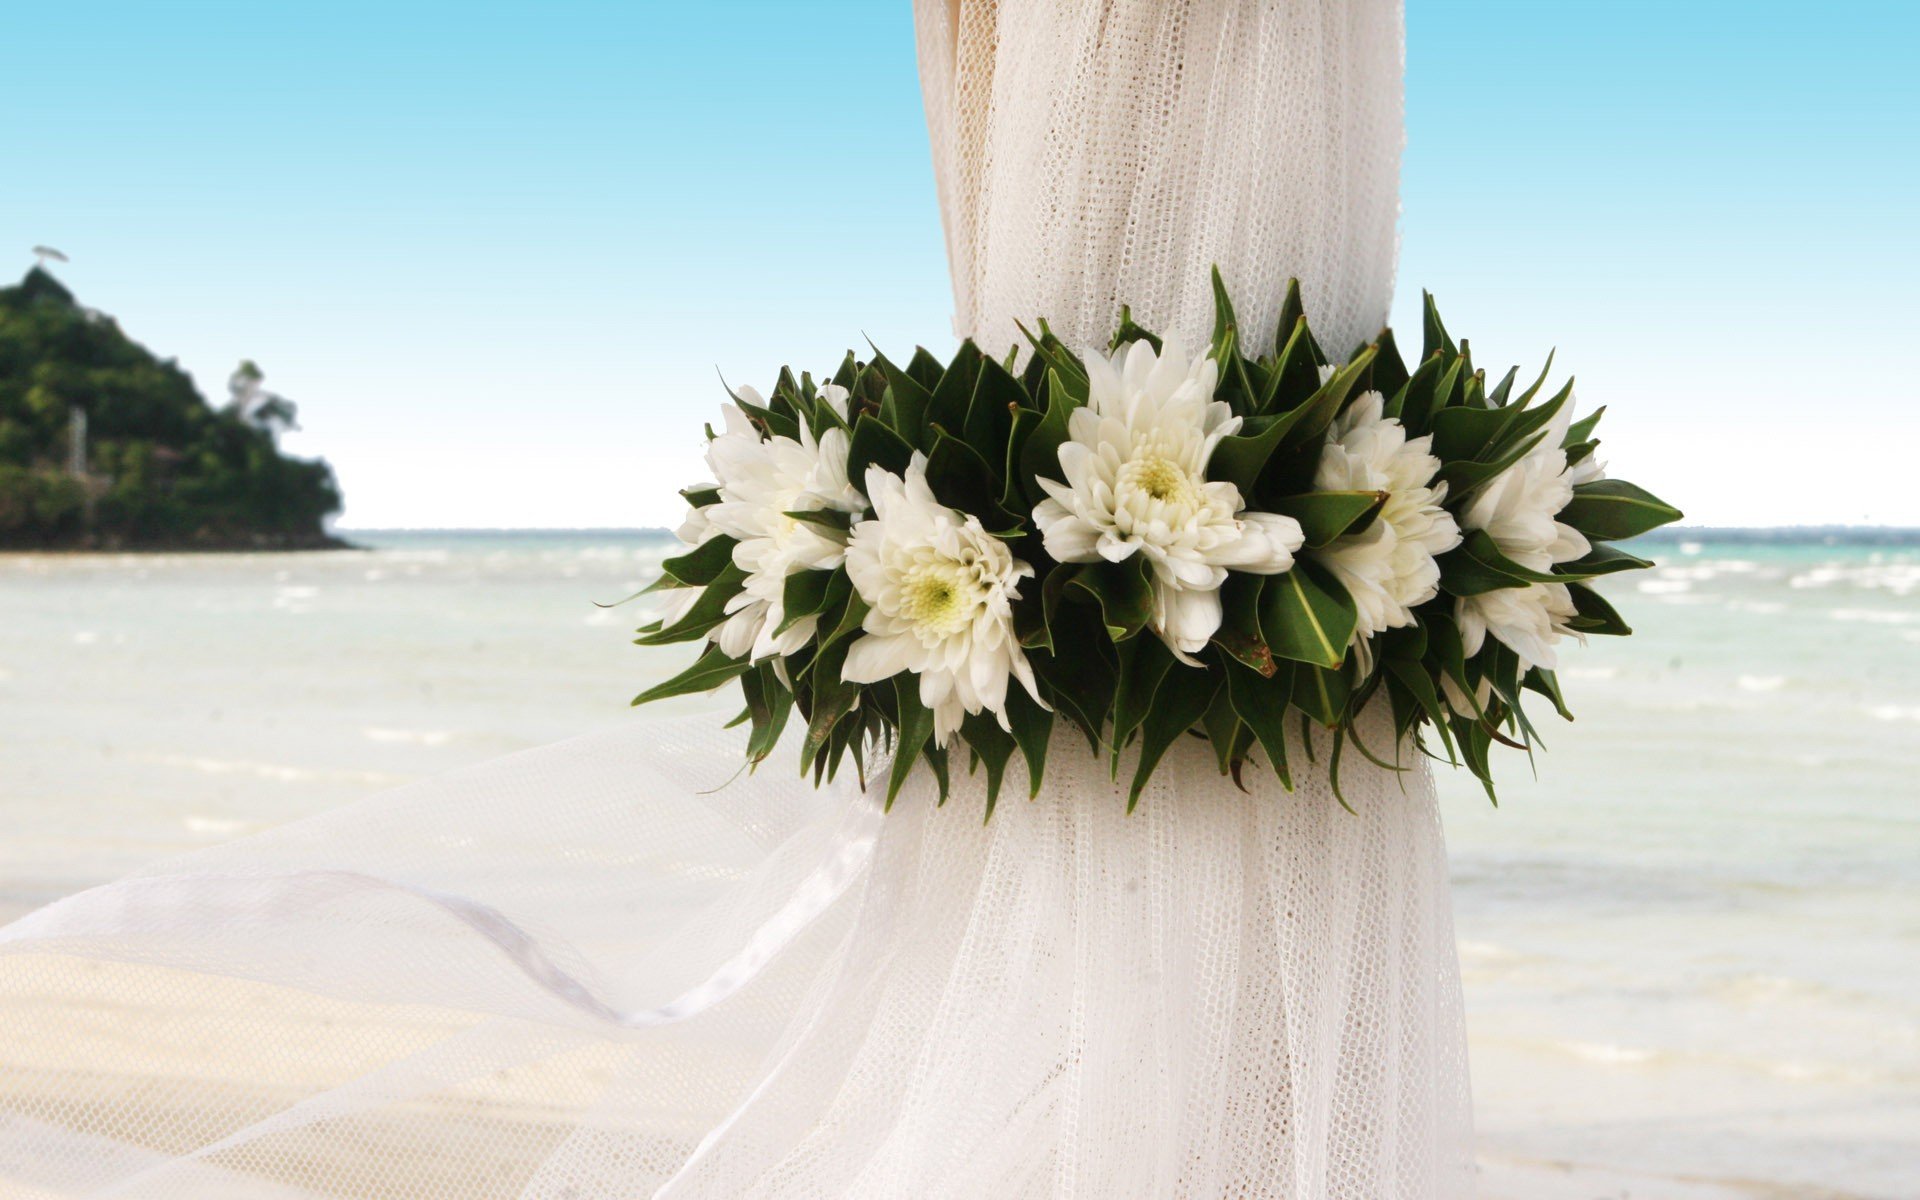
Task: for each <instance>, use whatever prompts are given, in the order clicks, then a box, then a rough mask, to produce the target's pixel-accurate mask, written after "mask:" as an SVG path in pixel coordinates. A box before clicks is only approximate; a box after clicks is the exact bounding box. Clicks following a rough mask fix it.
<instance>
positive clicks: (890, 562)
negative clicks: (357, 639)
mask: <svg viewBox="0 0 1920 1200" xmlns="http://www.w3.org/2000/svg"><path fill="white" fill-rule="evenodd" d="M867 494H868V495H869V496H870V497H872V499H873V513H872V515H871V516H870V517H868V518H867V519H866V520H864V521H861V522H860V523H859V524H858V525H856V526H854V528H853V538H852V541H851V542H850V543H849V544H848V546H847V575H848V577H849V578H850V579H852V581H853V587H854V590H855V591H857V592H859V593H860V598H861V599H862V600H864V601H866V602H867V605H868V610H867V616H866V620H865V622H864V623H863V624H862V626H861V628H862V629H863V630H864V633H863V634H862V635H861V637H860V638H859V640H857V641H855V642H854V643H853V645H852V646H851V647H849V648H848V650H847V661H846V665H845V666H844V667H842V668H841V672H840V674H841V677H842V678H843V679H846V680H848V681H849V682H852V683H878V682H879V681H880V680H882V679H886V678H888V677H889V676H892V675H897V674H899V673H900V672H901V671H911V672H913V673H914V674H915V675H917V676H919V681H920V702H921V703H922V704H924V705H926V706H927V707H928V708H929V709H932V710H933V737H934V743H935V744H936V745H940V746H944V745H946V744H947V738H948V737H949V736H951V735H952V733H953V732H954V730H956V729H958V728H960V719H961V717H963V716H964V715H966V714H967V713H977V712H981V711H982V710H984V711H987V712H991V713H993V714H994V716H995V717H996V718H997V719H998V720H999V722H1000V727H1001V728H1003V729H1005V728H1008V723H1007V715H1006V706H1007V678H1008V676H1012V677H1013V678H1015V679H1018V680H1019V681H1020V683H1021V686H1023V687H1025V688H1026V689H1027V693H1028V694H1029V695H1031V696H1032V697H1033V698H1034V699H1035V700H1039V699H1040V690H1039V686H1038V685H1037V684H1036V683H1035V682H1034V678H1033V669H1032V667H1030V666H1029V665H1028V664H1027V656H1026V654H1025V653H1024V652H1022V651H1021V649H1020V643H1019V642H1018V641H1017V640H1015V638H1014V635H1013V602H1014V600H1016V599H1018V598H1019V594H1020V591H1019V584H1020V580H1022V579H1030V578H1032V577H1033V568H1032V567H1030V566H1028V565H1027V564H1026V563H1024V562H1021V561H1020V560H1019V559H1017V558H1015V557H1014V556H1013V554H1012V552H1011V551H1009V550H1008V549H1007V544H1006V543H1005V542H1003V541H1001V540H1000V539H999V538H997V537H994V536H993V535H992V534H990V533H988V532H987V531H986V529H985V528H984V527H983V526H982V525H981V524H980V519H979V518H978V517H974V516H970V515H967V514H963V513H960V512H956V511H955V510H953V509H951V508H948V507H946V506H945V505H943V504H941V503H940V501H939V500H937V499H935V498H934V495H933V490H932V489H931V488H929V487H928V486H927V460H926V456H925V455H923V454H920V453H919V452H917V451H916V452H915V453H914V456H913V461H912V463H911V465H909V466H908V468H907V476H906V478H905V479H904V480H903V479H901V478H900V476H898V475H895V474H893V473H892V472H890V471H886V470H882V469H881V468H879V467H870V468H868V470H867Z"/></svg>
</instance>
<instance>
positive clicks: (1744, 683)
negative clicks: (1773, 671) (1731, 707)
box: [1737, 675, 1787, 692]
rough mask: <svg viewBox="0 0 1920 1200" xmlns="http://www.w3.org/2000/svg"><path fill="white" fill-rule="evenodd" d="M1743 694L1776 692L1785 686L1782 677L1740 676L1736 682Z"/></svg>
mask: <svg viewBox="0 0 1920 1200" xmlns="http://www.w3.org/2000/svg"><path fill="white" fill-rule="evenodd" d="M1737 682H1738V684H1739V687H1740V690H1741V691H1743V692H1777V691H1779V690H1780V689H1781V688H1783V687H1785V686H1786V685H1787V677H1786V676H1784V675H1742V676H1741V677H1740V678H1739V680H1738V681H1737Z"/></svg>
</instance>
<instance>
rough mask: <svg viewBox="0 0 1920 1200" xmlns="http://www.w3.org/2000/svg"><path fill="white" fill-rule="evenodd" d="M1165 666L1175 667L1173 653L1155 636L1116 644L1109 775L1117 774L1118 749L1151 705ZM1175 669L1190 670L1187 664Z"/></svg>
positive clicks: (1136, 727) (1118, 772)
mask: <svg viewBox="0 0 1920 1200" xmlns="http://www.w3.org/2000/svg"><path fill="white" fill-rule="evenodd" d="M1169 669H1176V668H1175V664H1174V660H1173V653H1172V652H1171V651H1170V650H1168V649H1167V648H1166V645H1165V644H1164V643H1162V642H1161V641H1160V639H1159V638H1157V637H1143V638H1135V639H1133V640H1132V641H1130V642H1123V643H1122V644H1121V645H1120V670H1119V673H1118V682H1117V684H1116V686H1115V688H1114V696H1113V746H1112V760H1113V775H1114V778H1116V779H1118V778H1119V776H1120V751H1121V749H1122V748H1124V747H1125V746H1126V744H1127V740H1128V739H1129V738H1131V737H1132V736H1133V734H1134V732H1135V731H1136V730H1138V729H1139V728H1140V726H1141V724H1142V723H1143V722H1144V721H1145V720H1146V719H1147V712H1148V710H1149V709H1150V708H1151V707H1152V706H1153V696H1154V693H1155V692H1157V691H1159V690H1160V681H1161V680H1162V679H1165V678H1166V675H1167V672H1168V670H1169ZM1177 669H1178V670H1182V671H1191V670H1193V668H1191V667H1179V668H1177Z"/></svg>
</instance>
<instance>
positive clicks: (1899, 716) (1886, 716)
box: [1862, 704, 1920, 721]
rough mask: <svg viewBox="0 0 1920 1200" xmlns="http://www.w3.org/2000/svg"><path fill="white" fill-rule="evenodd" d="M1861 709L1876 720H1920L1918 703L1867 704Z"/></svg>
mask: <svg viewBox="0 0 1920 1200" xmlns="http://www.w3.org/2000/svg"><path fill="white" fill-rule="evenodd" d="M1862 711H1863V712H1865V713H1866V714H1867V715H1868V716H1870V717H1872V718H1873V719H1874V720H1876V721H1920V704H1869V705H1867V706H1866V708H1864V709H1863V710H1862Z"/></svg>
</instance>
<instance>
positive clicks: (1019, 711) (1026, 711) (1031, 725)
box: [1007, 684, 1053, 800]
mask: <svg viewBox="0 0 1920 1200" xmlns="http://www.w3.org/2000/svg"><path fill="white" fill-rule="evenodd" d="M1007 723H1008V724H1010V725H1012V726H1013V740H1014V741H1015V742H1016V743H1018V744H1019V746H1020V756H1021V757H1022V758H1024V759H1026V760H1027V798H1028V799H1030V800H1031V799H1034V798H1036V797H1038V796H1039V795H1040V784H1041V781H1042V780H1043V779H1044V778H1045V776H1046V771H1047V742H1048V740H1049V739H1050V738H1052V736H1053V713H1051V712H1050V711H1048V710H1047V709H1045V708H1043V707H1041V704H1040V702H1039V701H1038V700H1035V699H1034V698H1033V697H1032V696H1029V695H1027V690H1026V688H1024V687H1015V686H1013V685H1012V684H1008V685H1007Z"/></svg>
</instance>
